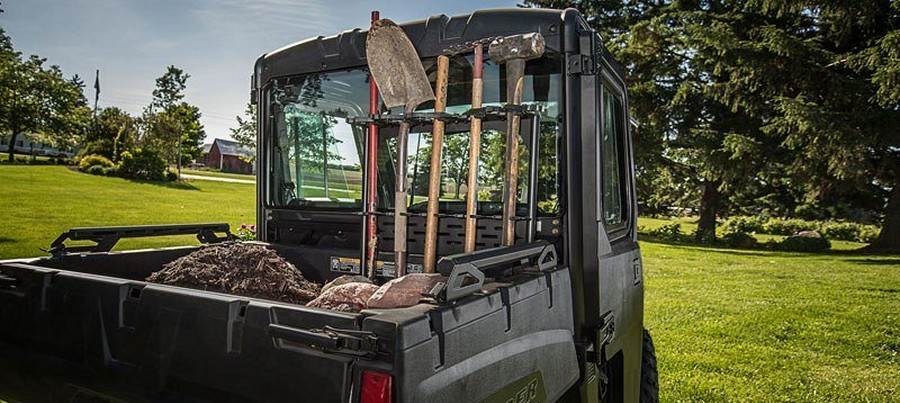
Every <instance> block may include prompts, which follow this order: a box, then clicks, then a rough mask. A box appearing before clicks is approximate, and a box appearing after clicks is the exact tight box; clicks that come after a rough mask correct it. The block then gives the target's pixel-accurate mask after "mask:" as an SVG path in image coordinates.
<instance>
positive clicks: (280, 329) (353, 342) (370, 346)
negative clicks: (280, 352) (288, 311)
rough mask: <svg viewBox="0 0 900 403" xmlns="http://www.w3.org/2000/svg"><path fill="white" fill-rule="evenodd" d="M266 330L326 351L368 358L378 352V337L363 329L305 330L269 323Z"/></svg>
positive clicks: (288, 339)
mask: <svg viewBox="0 0 900 403" xmlns="http://www.w3.org/2000/svg"><path fill="white" fill-rule="evenodd" d="M268 332H269V334H270V335H271V336H272V337H275V338H278V339H282V340H287V341H292V342H296V343H301V344H305V345H307V346H309V347H311V348H314V349H316V350H320V351H324V352H326V353H332V354H340V355H346V356H351V357H356V358H369V359H371V358H375V356H376V355H377V354H378V337H377V336H376V335H375V333H373V332H369V331H365V330H353V329H340V328H336V327H332V326H325V327H323V328H321V329H310V330H306V329H297V328H293V327H289V326H283V325H277V324H270V325H269V330H268Z"/></svg>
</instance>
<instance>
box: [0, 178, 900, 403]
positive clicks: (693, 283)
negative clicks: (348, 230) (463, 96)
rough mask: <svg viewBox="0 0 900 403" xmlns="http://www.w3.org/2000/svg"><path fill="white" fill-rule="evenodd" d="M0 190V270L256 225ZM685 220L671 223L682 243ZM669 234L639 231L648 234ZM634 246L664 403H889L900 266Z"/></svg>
mask: <svg viewBox="0 0 900 403" xmlns="http://www.w3.org/2000/svg"><path fill="white" fill-rule="evenodd" d="M0 178H3V186H2V187H0V209H2V210H0V211H3V212H5V213H6V217H5V218H6V219H5V220H4V224H3V226H2V227H0V228H2V229H0V258H12V257H27V256H36V255H39V254H40V253H41V252H40V251H39V249H38V248H42V247H43V248H46V247H47V246H49V244H50V242H51V241H52V240H53V239H54V238H55V237H56V236H57V235H58V234H60V233H61V232H63V231H65V230H66V229H68V228H70V227H76V226H95V225H128V224H162V223H179V222H180V223H188V222H210V221H225V222H229V223H231V224H233V225H236V224H240V223H242V222H248V223H249V222H253V221H254V218H253V216H254V200H255V193H254V185H249V184H234V183H224V182H212V181H193V182H190V183H188V184H171V183H169V184H150V183H139V182H132V181H126V180H123V179H118V178H106V177H100V176H91V175H86V174H82V173H78V172H72V171H69V170H67V169H66V168H64V167H59V166H24V165H22V166H19V165H0ZM692 221H693V219H691V218H688V219H682V222H683V223H684V225H683V229H684V231H685V232H689V231H692V230H693V228H690V226H691V225H696V224H693V223H692ZM666 222H667V221H666V220H657V219H644V218H641V219H640V224H641V225H642V226H644V227H646V228H650V227H651V226H659V225H663V224H665V223H666ZM760 237H763V236H762V235H760ZM188 242H191V243H195V242H196V241H195V240H193V239H191V237H178V238H155V239H154V238H151V239H147V240H132V241H128V242H123V243H124V245H123V248H137V247H159V246H167V245H179V244H185V243H188ZM833 244H835V245H836V246H835V249H841V248H845V249H846V248H855V247H858V246H860V244H855V245H854V244H852V243H848V245H843V246H841V247H840V248H839V247H838V246H837V244H838V243H837V242H834V243H833ZM641 247H642V253H643V256H644V266H645V276H646V281H645V285H646V293H645V301H646V302H645V323H646V326H647V327H648V328H649V329H650V331H651V333H652V334H653V337H654V341H655V343H656V348H657V357H658V359H659V370H660V384H661V398H662V401H666V402H668V401H698V402H699V401H702V402H720V401H763V402H770V401H780V402H798V401H800V402H802V401H808V402H818V401H891V400H896V398H895V396H896V395H898V394H900V257H896V256H895V257H886V256H871V255H857V254H851V253H848V252H841V251H833V252H829V253H826V254H801V253H783V252H769V251H749V250H731V249H723V248H708V247H695V246H684V245H667V244H663V243H653V242H642V243H641Z"/></svg>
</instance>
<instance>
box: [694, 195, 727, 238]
mask: <svg viewBox="0 0 900 403" xmlns="http://www.w3.org/2000/svg"><path fill="white" fill-rule="evenodd" d="M721 184H722V181H720V180H714V181H705V183H704V185H703V195H702V196H701V197H700V220H699V221H698V222H697V233H696V234H695V236H696V239H697V241H700V242H704V241H709V240H713V239H715V238H716V215H717V214H718V212H719V202H720V201H721V200H722V194H721V193H719V185H721Z"/></svg>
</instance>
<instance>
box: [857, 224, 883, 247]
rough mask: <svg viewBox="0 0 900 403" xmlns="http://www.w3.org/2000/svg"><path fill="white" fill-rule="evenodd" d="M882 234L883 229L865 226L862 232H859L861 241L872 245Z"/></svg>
mask: <svg viewBox="0 0 900 403" xmlns="http://www.w3.org/2000/svg"><path fill="white" fill-rule="evenodd" d="M880 233H881V229H879V228H878V227H876V226H874V225H864V226H863V228H862V230H861V231H860V232H859V241H860V242H865V243H872V242H873V241H875V239H876V238H878V234H880Z"/></svg>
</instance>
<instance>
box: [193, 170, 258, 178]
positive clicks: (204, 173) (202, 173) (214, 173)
mask: <svg viewBox="0 0 900 403" xmlns="http://www.w3.org/2000/svg"><path fill="white" fill-rule="evenodd" d="M181 173H183V174H188V175H196V176H208V177H212V178H228V179H243V180H251V181H255V180H256V175H253V174H236V173H231V172H219V171H199V170H196V169H182V170H181Z"/></svg>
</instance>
